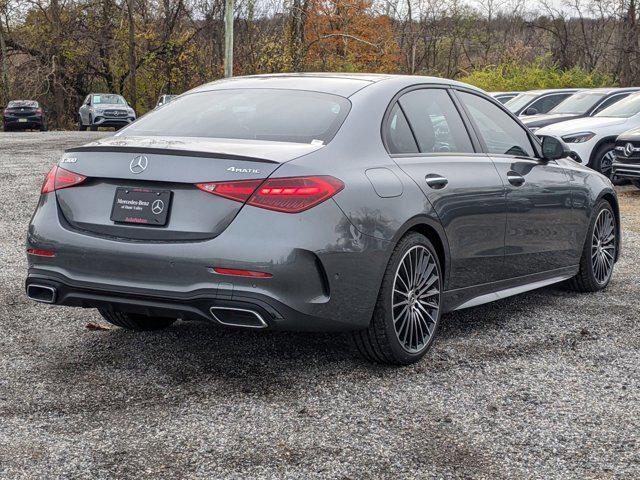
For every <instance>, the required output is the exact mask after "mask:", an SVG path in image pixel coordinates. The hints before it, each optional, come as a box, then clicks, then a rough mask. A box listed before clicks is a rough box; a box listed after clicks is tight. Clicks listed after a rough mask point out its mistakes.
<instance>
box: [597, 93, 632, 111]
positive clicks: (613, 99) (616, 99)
mask: <svg viewBox="0 0 640 480" xmlns="http://www.w3.org/2000/svg"><path fill="white" fill-rule="evenodd" d="M630 94H631V92H629V93H621V94H619V95H612V96H610V97H609V98H607V99H606V100H604V101H603V102H602V103H601V104H600V105H598V107H597V108H596V109H595V110H594V111H593V112H592V113H591V115H595V114H596V113H599V112H601V111H602V110H604V109H605V108H607V107H610V106H611V105H613V104H614V103H616V102H619V101H620V100H622V99H623V98H625V97H628V96H629V95H630Z"/></svg>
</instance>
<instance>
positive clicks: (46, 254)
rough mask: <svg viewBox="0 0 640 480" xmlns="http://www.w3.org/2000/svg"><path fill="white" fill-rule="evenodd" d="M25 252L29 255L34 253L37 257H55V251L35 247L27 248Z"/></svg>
mask: <svg viewBox="0 0 640 480" xmlns="http://www.w3.org/2000/svg"><path fill="white" fill-rule="evenodd" d="M27 253H28V254H29V255H35V256H37V257H55V256H56V252H54V251H53V250H40V249H37V248H27Z"/></svg>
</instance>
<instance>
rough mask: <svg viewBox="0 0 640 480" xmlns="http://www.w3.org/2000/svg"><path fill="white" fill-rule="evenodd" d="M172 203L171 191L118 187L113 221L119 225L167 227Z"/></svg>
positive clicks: (113, 209) (112, 212) (112, 214)
mask: <svg viewBox="0 0 640 480" xmlns="http://www.w3.org/2000/svg"><path fill="white" fill-rule="evenodd" d="M170 202H171V191H170V190H150V189H147V188H123V187H118V188H117V189H116V196H115V198H114V199H113V208H112V209H111V220H112V221H114V222H118V223H137V224H142V225H158V226H160V225H165V224H166V223H167V215H168V214H169V204H170Z"/></svg>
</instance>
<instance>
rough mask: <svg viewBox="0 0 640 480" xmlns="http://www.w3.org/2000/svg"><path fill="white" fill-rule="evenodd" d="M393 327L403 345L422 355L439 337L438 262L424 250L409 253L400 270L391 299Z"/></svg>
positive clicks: (411, 250) (410, 350)
mask: <svg viewBox="0 0 640 480" xmlns="http://www.w3.org/2000/svg"><path fill="white" fill-rule="evenodd" d="M391 309H392V316H393V325H394V329H395V332H396V336H397V338H398V340H399V342H400V345H402V347H403V348H404V349H405V350H406V351H407V352H409V353H418V352H420V351H422V350H423V349H424V348H425V347H426V346H427V345H428V344H429V341H430V340H431V338H432V337H433V334H434V333H435V329H436V323H437V320H438V310H439V309H440V277H439V273H438V266H437V264H436V259H435V258H434V257H433V255H432V254H431V252H430V251H429V250H428V249H427V248H425V247H423V246H420V245H418V246H415V247H412V248H411V249H409V250H408V251H407V252H406V253H405V254H404V256H403V257H402V260H401V261H400V264H399V265H398V268H397V270H396V275H395V278H394V280H393V293H392V299H391Z"/></svg>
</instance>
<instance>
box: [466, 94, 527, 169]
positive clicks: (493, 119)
mask: <svg viewBox="0 0 640 480" xmlns="http://www.w3.org/2000/svg"><path fill="white" fill-rule="evenodd" d="M458 95H459V97H460V100H461V101H462V103H463V104H464V105H465V106H466V107H467V110H468V111H469V115H470V116H471V118H472V119H473V122H474V123H475V125H476V127H477V128H478V130H479V133H480V136H481V137H482V139H483V140H484V143H485V145H486V146H487V152H488V153H493V154H503V155H518V156H527V157H533V156H534V155H535V152H534V150H533V147H532V146H531V141H530V140H529V136H528V135H527V132H526V131H525V129H524V128H523V127H521V126H520V125H519V124H518V123H517V122H516V121H515V120H514V119H513V118H511V116H509V115H508V114H507V113H506V112H505V111H504V110H502V109H501V108H500V107H498V106H497V105H495V104H493V103H492V102H490V101H489V100H486V99H484V98H482V97H480V96H479V95H474V94H472V93H467V92H458Z"/></svg>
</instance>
